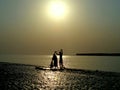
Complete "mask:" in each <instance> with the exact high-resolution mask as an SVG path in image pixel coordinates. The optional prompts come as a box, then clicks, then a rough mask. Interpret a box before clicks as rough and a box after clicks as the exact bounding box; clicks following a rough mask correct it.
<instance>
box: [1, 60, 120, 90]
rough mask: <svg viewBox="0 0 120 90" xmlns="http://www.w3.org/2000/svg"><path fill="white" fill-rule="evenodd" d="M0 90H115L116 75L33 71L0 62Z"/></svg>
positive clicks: (118, 83) (119, 85) (118, 78)
mask: <svg viewBox="0 0 120 90" xmlns="http://www.w3.org/2000/svg"><path fill="white" fill-rule="evenodd" d="M0 89H1V90H119V89H120V73H117V72H104V71H97V70H96V71H91V70H82V69H68V70H62V71H59V70H57V71H52V70H36V69H35V66H34V65H24V64H13V63H2V62H1V63H0Z"/></svg>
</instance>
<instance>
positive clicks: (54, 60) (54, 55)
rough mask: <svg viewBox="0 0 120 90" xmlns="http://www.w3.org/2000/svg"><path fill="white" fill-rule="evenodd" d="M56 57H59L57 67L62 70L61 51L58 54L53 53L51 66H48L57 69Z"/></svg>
mask: <svg viewBox="0 0 120 90" xmlns="http://www.w3.org/2000/svg"><path fill="white" fill-rule="evenodd" d="M57 55H59V67H60V69H63V68H64V65H63V58H62V56H63V50H62V49H61V50H60V51H59V52H57V51H55V52H54V54H53V57H52V61H51V64H50V68H53V67H55V68H58V59H57Z"/></svg>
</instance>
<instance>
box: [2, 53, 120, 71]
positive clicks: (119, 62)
mask: <svg viewBox="0 0 120 90" xmlns="http://www.w3.org/2000/svg"><path fill="white" fill-rule="evenodd" d="M51 58H52V56H51V55H0V62H11V63H21V64H31V65H39V66H46V67H48V66H49V64H50V62H51ZM63 59H64V65H65V67H67V68H76V69H88V70H102V71H112V72H120V56H67V55H65V56H64V57H63ZM58 60H59V57H58Z"/></svg>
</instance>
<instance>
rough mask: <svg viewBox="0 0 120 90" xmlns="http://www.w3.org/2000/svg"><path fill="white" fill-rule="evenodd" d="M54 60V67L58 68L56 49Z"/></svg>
mask: <svg viewBox="0 0 120 90" xmlns="http://www.w3.org/2000/svg"><path fill="white" fill-rule="evenodd" d="M52 60H53V61H54V67H55V68H57V67H58V61H57V55H56V51H55V52H54V54H53V57H52Z"/></svg>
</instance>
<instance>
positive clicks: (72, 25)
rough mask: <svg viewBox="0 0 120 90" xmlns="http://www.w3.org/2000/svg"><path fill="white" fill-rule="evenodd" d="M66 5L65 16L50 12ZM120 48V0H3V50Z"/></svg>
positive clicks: (0, 28)
mask: <svg viewBox="0 0 120 90" xmlns="http://www.w3.org/2000/svg"><path fill="white" fill-rule="evenodd" d="M55 1H61V2H62V3H64V5H65V8H66V9H65V13H64V16H61V17H54V16H52V15H51V14H50V13H49V12H50V11H49V8H50V2H55ZM61 48H62V49H64V53H65V54H75V53H77V52H120V0H0V54H52V53H53V51H54V50H59V49H61Z"/></svg>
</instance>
